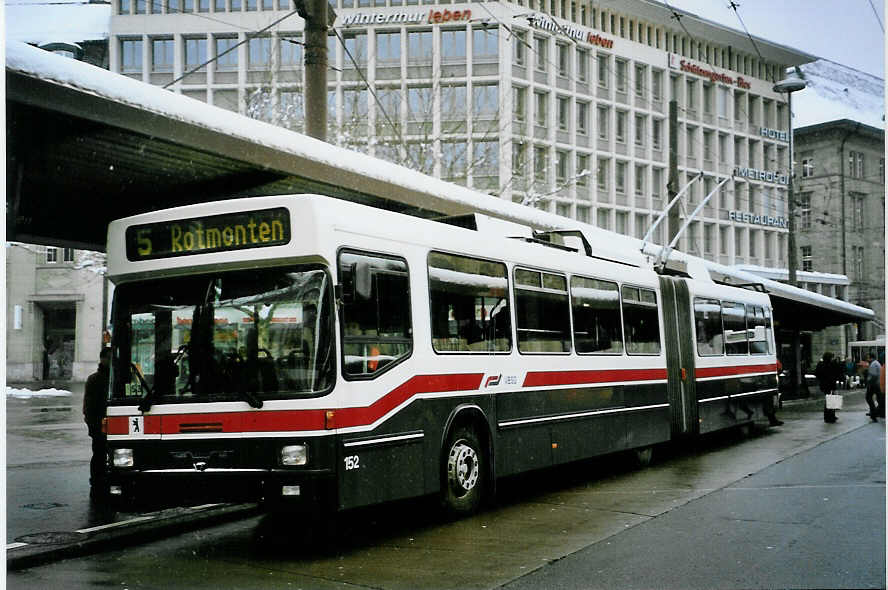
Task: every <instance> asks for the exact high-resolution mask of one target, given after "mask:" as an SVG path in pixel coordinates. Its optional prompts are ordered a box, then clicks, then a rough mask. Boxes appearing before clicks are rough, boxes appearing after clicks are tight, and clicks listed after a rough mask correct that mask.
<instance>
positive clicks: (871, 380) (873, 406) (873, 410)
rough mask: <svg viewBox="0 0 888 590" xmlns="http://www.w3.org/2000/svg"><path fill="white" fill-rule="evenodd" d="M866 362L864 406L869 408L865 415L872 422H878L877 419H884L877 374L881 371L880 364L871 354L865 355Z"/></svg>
mask: <svg viewBox="0 0 888 590" xmlns="http://www.w3.org/2000/svg"><path fill="white" fill-rule="evenodd" d="M866 360H867V361H868V362H869V367H868V368H867V371H866V404H867V405H868V406H869V408H870V411H869V414H867V415H868V416H869V417H870V420H872V421H873V422H878V421H879V420H878V419H879V418H884V417H885V395H884V394H883V393H882V392H881V391H880V390H879V373H880V372H881V370H882V364H881V363H880V362H879V361H878V360H877V359H876V357H875V356H874V355H872V354H868V355H866ZM873 398H875V400H874V399H873Z"/></svg>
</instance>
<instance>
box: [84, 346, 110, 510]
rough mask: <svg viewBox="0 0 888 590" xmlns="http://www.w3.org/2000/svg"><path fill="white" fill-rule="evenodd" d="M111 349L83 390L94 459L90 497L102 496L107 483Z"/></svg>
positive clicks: (102, 356)
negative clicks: (106, 425)
mask: <svg viewBox="0 0 888 590" xmlns="http://www.w3.org/2000/svg"><path fill="white" fill-rule="evenodd" d="M110 365H111V349H110V348H104V347H103V348H102V350H101V351H99V366H98V368H97V369H96V372H95V373H93V374H92V375H90V376H89V377H88V378H87V379H86V386H85V387H84V390H83V420H84V422H86V427H87V428H88V429H89V436H90V438H91V439H92V459H91V460H90V462H89V485H90V496H91V497H93V498H95V497H97V496H99V495H101V492H102V491H103V489H104V483H105V461H106V457H105V455H106V450H105V449H106V445H107V437H106V435H105V433H104V432H102V420H103V419H104V417H105V405H106V398H107V395H108V377H109V375H110Z"/></svg>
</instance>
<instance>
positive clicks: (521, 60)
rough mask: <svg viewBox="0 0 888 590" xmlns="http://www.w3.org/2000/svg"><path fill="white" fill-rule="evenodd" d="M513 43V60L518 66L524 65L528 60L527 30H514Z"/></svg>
mask: <svg viewBox="0 0 888 590" xmlns="http://www.w3.org/2000/svg"><path fill="white" fill-rule="evenodd" d="M513 32H514V35H513V37H514V42H513V44H512V60H513V61H514V62H515V65H516V66H523V65H524V64H525V61H526V60H527V32H526V31H514V30H513Z"/></svg>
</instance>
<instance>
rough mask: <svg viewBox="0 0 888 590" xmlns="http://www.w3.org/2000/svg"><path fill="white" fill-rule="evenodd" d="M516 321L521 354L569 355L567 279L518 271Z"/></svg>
mask: <svg viewBox="0 0 888 590" xmlns="http://www.w3.org/2000/svg"><path fill="white" fill-rule="evenodd" d="M515 318H516V319H515V324H516V328H517V333H518V352H521V353H535V352H547V353H554V354H558V353H566V352H570V349H571V338H570V301H569V299H568V296H567V279H566V278H565V277H564V276H563V275H559V274H555V273H550V272H544V271H538V270H530V269H523V268H516V269H515Z"/></svg>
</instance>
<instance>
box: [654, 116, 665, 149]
mask: <svg viewBox="0 0 888 590" xmlns="http://www.w3.org/2000/svg"><path fill="white" fill-rule="evenodd" d="M651 146H652V147H653V148H654V149H655V150H661V149H663V120H662V119H654V120H653V121H652V123H651Z"/></svg>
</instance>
